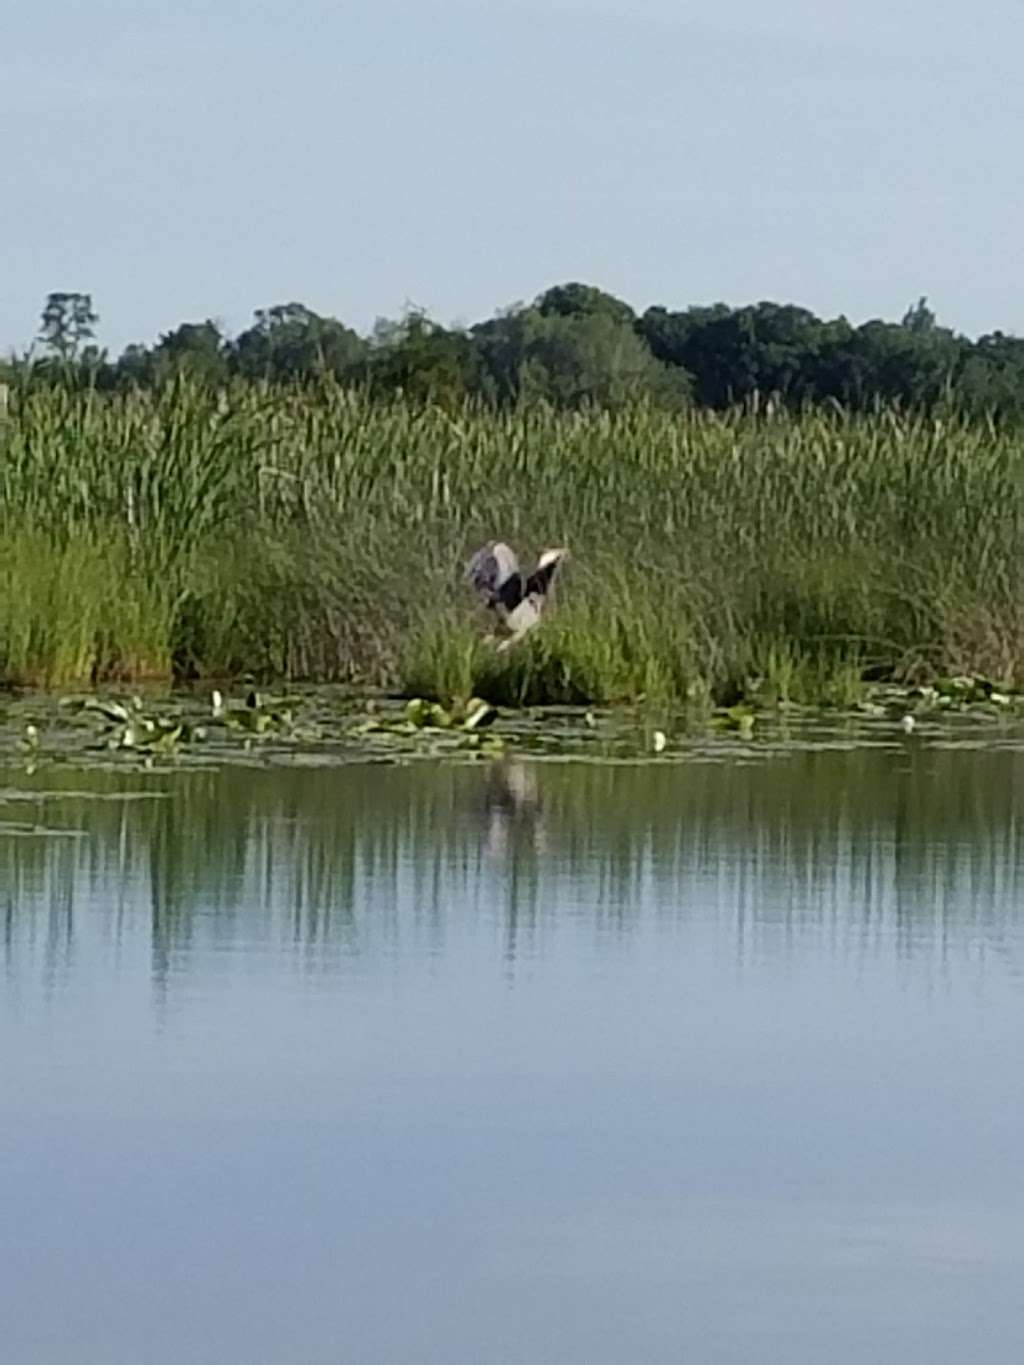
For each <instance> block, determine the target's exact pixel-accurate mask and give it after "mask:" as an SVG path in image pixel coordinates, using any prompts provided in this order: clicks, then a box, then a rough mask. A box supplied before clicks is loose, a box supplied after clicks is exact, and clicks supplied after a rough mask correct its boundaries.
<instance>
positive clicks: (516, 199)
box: [0, 0, 1024, 349]
mask: <svg viewBox="0 0 1024 1365" xmlns="http://www.w3.org/2000/svg"><path fill="white" fill-rule="evenodd" d="M4 9H5V13H4V14H3V16H2V17H0V126H2V127H3V129H4V133H5V136H4V150H3V162H2V170H0V174H2V177H3V179H2V186H3V189H2V195H0V243H2V257H0V261H2V269H0V347H2V348H3V349H7V348H8V347H10V346H11V345H19V346H20V345H22V344H24V343H25V342H27V341H28V339H29V338H30V337H31V335H32V333H33V331H34V330H35V327H36V325H37V319H38V314H39V310H40V307H41V305H42V301H43V298H44V296H45V295H46V293H47V292H48V291H49V290H53V289H81V290H86V291H91V292H92V294H93V296H94V300H95V302H96V305H97V307H98V309H99V312H100V314H101V317H102V326H101V338H100V339H101V340H102V341H103V342H105V343H106V344H108V345H110V346H111V347H112V348H114V349H120V347H121V346H123V345H124V344H125V343H127V342H129V341H135V340H138V341H152V340H153V339H155V337H156V336H157V335H158V333H159V332H161V331H165V330H168V329H169V328H170V327H172V326H174V325H176V324H177V323H178V322H182V321H195V320H201V319H202V318H205V317H207V316H213V317H215V318H217V319H219V320H221V321H223V323H224V324H226V325H227V327H228V328H229V329H230V330H232V331H235V330H239V329H240V328H242V327H244V326H246V325H247V324H248V322H249V320H250V318H251V314H252V311H253V309H255V308H259V307H264V306H268V305H271V304H274V303H281V302H287V301H290V300H293V299H295V300H299V301H301V302H304V303H306V304H308V305H309V306H310V307H312V308H315V309H317V310H318V311H320V312H324V313H332V314H335V315H337V316H339V317H341V318H342V319H344V320H345V321H346V322H348V323H350V324H351V325H353V326H355V327H357V328H359V329H360V330H366V329H368V328H369V327H370V326H371V325H372V323H373V320H374V318H375V317H376V316H377V315H379V314H385V315H389V316H395V315H397V314H399V313H400V312H401V311H402V309H403V307H404V306H405V305H406V304H407V303H414V304H416V305H419V306H422V307H425V308H427V309H428V310H429V311H430V312H431V313H432V314H433V315H434V316H436V317H438V318H439V319H440V320H442V321H445V322H452V321H476V320H478V319H480V318H482V317H486V316H489V315H491V314H492V313H493V312H494V311H495V310H496V309H498V308H499V307H502V306H503V305H506V304H508V303H510V302H512V301H514V300H517V299H529V298H531V297H533V296H534V295H535V294H536V293H538V292H539V291H540V290H541V289H543V288H545V287H546V286H547V285H549V284H553V283H557V282H559V281H564V280H568V279H581V280H585V281H587V282H590V283H594V284H598V285H601V286H602V287H604V288H607V289H610V290H611V291H612V292H614V293H617V294H619V295H621V296H622V297H624V298H626V299H627V300H628V301H629V302H631V303H632V304H633V305H634V306H636V307H638V308H643V307H645V306H646V305H647V304H649V303H652V302H663V303H666V304H668V305H670V306H678V307H682V306H685V305H686V304H689V303H695V302H710V301H713V300H716V299H725V300H726V301H728V302H733V303H739V302H746V301H754V300H757V299H762V298H770V299H776V300H778V301H785V302H800V303H804V304H806V305H807V306H809V307H811V308H814V309H815V310H816V311H818V312H820V313H823V314H827V315H832V314H834V313H838V312H845V313H846V314H847V316H849V317H851V318H852V319H853V320H855V321H859V320H861V319H863V318H866V317H870V316H888V317H895V316H899V315H900V314H901V313H902V311H903V310H904V308H905V307H906V306H907V304H908V303H910V302H911V301H913V300H914V299H916V298H917V296H918V295H920V294H927V295H928V297H929V300H930V301H931V303H932V305H933V306H934V307H935V308H936V310H937V312H938V314H939V317H940V320H942V321H945V322H947V323H949V324H951V325H953V326H956V327H958V328H961V329H963V330H965V331H968V332H972V333H975V332H979V331H986V330H991V329H994V328H996V327H1002V328H1003V329H1004V330H1007V331H1016V332H1024V279H1022V278H1018V277H1017V273H1016V271H1017V263H1018V259H1019V244H1020V242H1021V241H1022V240H1024V195H1022V194H1021V192H1020V182H1021V178H1022V174H1024V173H1022V170H1021V166H1022V165H1024V158H1022V156H1021V151H1022V143H1024V138H1022V132H1024V82H1022V81H1021V80H1020V78H1019V72H1018V68H1019V57H1020V53H1021V52H1022V51H1024V5H1022V4H1021V3H1020V0H979V3H978V4H976V5H974V6H971V5H968V4H965V3H964V0H955V3H954V0H927V2H926V0H887V2H886V0H859V3H858V4H856V5H854V4H852V3H850V4H845V5H841V4H839V3H837V0H818V3H811V0H778V2H777V3H775V4H771V3H766V0H734V2H733V3H731V4H729V3H724V0H719V3H718V4H717V5H714V6H712V5H711V4H709V3H706V0H705V3H688V2H687V0H676V2H675V3H670V0H629V2H628V3H627V0H548V3H544V4H541V3H533V2H528V0H477V2H476V3H470V0H464V2H463V3H459V0H420V3H418V4H415V5H413V4H411V3H388V0H377V2H376V3H350V4H349V3H334V4H330V3H327V0H292V2H291V3H290V4H287V5H286V4H282V3H276V2H275V3H265V4H261V3H259V0H245V2H244V3H243V0H207V3H205V4H200V3H197V0H178V2H177V3H175V4H174V5H166V4H156V3H146V0H135V2H134V3H131V4H129V3H125V2H124V0H90V3H88V4H86V3H81V0H47V3H46V4H34V5H29V4H22V5H18V6H14V5H13V4H9V5H7V6H5V7H4Z"/></svg>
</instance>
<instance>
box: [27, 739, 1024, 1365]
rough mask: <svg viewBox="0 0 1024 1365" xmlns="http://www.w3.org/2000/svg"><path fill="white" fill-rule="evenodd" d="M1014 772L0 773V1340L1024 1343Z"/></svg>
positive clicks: (862, 761) (899, 766)
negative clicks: (0, 1215)
mask: <svg viewBox="0 0 1024 1365" xmlns="http://www.w3.org/2000/svg"><path fill="white" fill-rule="evenodd" d="M1022 777H1024V755H1021V754H1020V753H1017V752H1015V751H1013V749H1012V748H1004V749H1002V750H998V749H995V750H986V749H983V748H982V749H971V748H968V749H958V748H955V747H946V748H942V747H936V746H935V745H933V744H930V743H929V742H927V741H919V740H917V739H916V738H915V740H913V741H908V742H894V743H891V744H888V745H883V746H880V747H877V748H873V749H872V748H868V749H853V750H852V751H845V752H844V751H841V750H835V749H824V750H819V749H816V748H814V747H813V746H811V747H810V748H809V749H808V750H806V751H795V752H778V753H775V754H771V755H768V756H765V757H763V758H761V759H754V760H751V761H742V762H732V761H730V762H711V761H708V762H691V763H682V764H680V763H673V764H667V765H663V766H662V765H643V764H637V765H630V764H626V763H623V764H619V765H616V766H612V767H602V766H599V765H584V764H557V763H530V762H523V761H520V760H517V759H515V758H511V759H509V760H506V761H498V762H477V763H475V764H467V765H464V766H438V765H434V764H421V765H411V766H406V767H397V766H396V767H386V766H380V765H360V764H353V765H349V766H345V767H337V768H335V767H326V768H317V767H302V768H292V767H288V766H277V767H260V766H253V767H249V768H245V769H240V768H233V767H226V768H223V769H221V770H211V771H206V770H193V771H179V772H159V771H156V772H128V771H99V772H87V771H75V770H74V769H72V768H67V769H64V768H60V767H54V768H51V769H48V770H46V771H43V772H39V773H36V774H34V775H27V774H26V773H25V772H24V771H14V770H12V771H10V772H8V773H6V774H3V775H2V776H0V785H2V786H3V788H4V790H3V792H2V796H3V803H2V805H0V869H2V881H0V888H2V890H0V898H2V899H0V913H2V917H3V926H2V927H3V945H2V971H3V976H2V985H0V992H2V993H0V1055H2V1092H0V1093H2V1098H0V1105H2V1109H0V1118H2V1123H0V1208H2V1209H3V1218H2V1220H0V1261H2V1275H0V1321H2V1324H3V1327H2V1331H3V1339H4V1348H3V1359H4V1360H9V1361H11V1362H12V1365H22V1362H31V1365H37V1362H38V1363H39V1365H49V1362H60V1363H61V1365H63V1363H64V1362H76V1365H77V1363H78V1362H89V1363H90V1365H91V1363H92V1362H96V1365H101V1363H102V1365H121V1363H122V1362H124V1365H129V1362H130V1363H131V1365H135V1363H136V1362H138V1361H141V1360H145V1361H146V1362H149V1363H150V1365H163V1362H168V1365H170V1363H171V1362H173V1363H174V1365H180V1362H184V1361H188V1362H190V1365H200V1363H205V1362H218V1363H220V1362H224V1361H239V1362H243V1361H244V1362H247V1363H251V1365H262V1362H275V1363H276V1362H293V1361H294V1362H304V1363H306V1362H308V1363H310V1365H313V1363H315V1365H319V1363H320V1362H364V1361H365V1362H383V1361H388V1362H390V1361H410V1362H421V1361H422V1362H435V1361H436V1362H439V1363H440V1362H444V1363H445V1365H454V1363H456V1362H481V1361H496V1362H497V1361H500V1362H520V1361H521V1362H531V1363H534V1362H544V1361H551V1362H556V1361H557V1362H560V1365H561V1363H563V1362H587V1363H588V1365H593V1363H595V1362H597V1363H599V1365H600V1363H601V1362H622V1361H633V1360H643V1361H653V1362H661V1361H664V1362H678V1361H682V1360H685V1361H687V1362H691V1361H692V1362H715V1365H718V1363H719V1362H722V1363H723V1365H725V1363H727V1362H728V1363H731V1362H737V1365H739V1362H743V1365H747V1362H752V1361H786V1362H787V1363H789V1365H792V1363H794V1362H808V1365H810V1362H815V1365H817V1362H820V1361H821V1360H825V1359H827V1360H830V1361H833V1362H863V1361H864V1360H868V1359H876V1360H881V1361H890V1360H891V1361H900V1362H916V1361H920V1362H929V1365H936V1363H937V1362H938V1363H941V1362H946V1361H949V1362H963V1361H965V1360H993V1361H995V1360H999V1361H1002V1360H1011V1359H1017V1358H1019V1356H1020V1353H1021V1350H1022V1348H1024V1311H1022V1309H1021V1305H1020V1301H1021V1293H1020V1285H1021V1283H1022V1281H1024V1246H1022V1238H1021V1235H1020V1229H1021V1227H1022V1226H1024V1175H1022V1164H1021V1160H1020V1135H1021V1129H1022V1119H1024V1083H1022V1079H1021V1077H1022V1072H1021V1067H1020V1060H1019V1055H1020V1047H1021V1043H1022V1041H1024V1029H1022V1018H1024V1016H1022V1004H1024V934H1022V927H1024V925H1022V908H1021V907H1022V898H1021V893H1022V891H1024V885H1022V877H1021V873H1020V871H1019V869H1020V868H1021V865H1022V863H1021V855H1022V852H1024V848H1022V840H1024V832H1022V831H1024V824H1022V819H1021V817H1022V809H1021V795H1020V793H1021V790H1022V788H1021V779H1022Z"/></svg>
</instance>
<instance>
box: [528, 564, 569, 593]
mask: <svg viewBox="0 0 1024 1365" xmlns="http://www.w3.org/2000/svg"><path fill="white" fill-rule="evenodd" d="M561 562H562V557H561V555H559V557H558V558H557V559H552V560H550V561H549V562H548V563H547V564H545V565H544V566H543V567H541V566H540V565H539V564H538V566H537V568H536V569H534V571H533V573H532V574H530V576H529V578H528V579H527V580H526V591H527V593H531V592H536V593H539V594H540V595H541V597H544V596H546V594H547V591H548V588H550V587H551V581H552V579H553V578H554V576H555V574H556V573H557V572H558V566H559V564H561Z"/></svg>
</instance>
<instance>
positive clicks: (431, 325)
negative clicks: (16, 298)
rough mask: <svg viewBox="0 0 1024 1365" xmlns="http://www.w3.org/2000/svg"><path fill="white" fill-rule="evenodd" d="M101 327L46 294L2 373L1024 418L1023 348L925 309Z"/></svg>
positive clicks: (579, 293)
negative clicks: (130, 337)
mask: <svg viewBox="0 0 1024 1365" xmlns="http://www.w3.org/2000/svg"><path fill="white" fill-rule="evenodd" d="M98 324H99V316H98V314H97V312H96V310H95V308H94V305H93V300H92V297H91V295H89V294H80V293H53V294H50V295H49V297H48V298H47V300H46V304H45V307H44V309H43V312H42V317H41V324H40V329H39V333H38V337H37V339H36V342H35V343H34V345H33V346H32V348H31V349H30V350H29V351H28V352H27V353H26V354H25V355H24V356H11V357H10V358H9V360H7V361H6V362H3V361H0V379H6V380H8V381H10V380H13V379H15V378H17V379H20V380H22V381H25V380H28V381H38V382H41V383H54V382H60V383H67V382H76V383H78V382H83V383H87V384H89V385H91V386H94V387H95V388H97V389H101V390H108V391H110V390H123V389H129V388H139V387H142V388H149V387H158V386H161V385H163V384H165V383H167V382H168V381H170V380H173V379H174V378H175V377H176V376H178V375H180V374H183V373H184V374H188V375H190V376H192V377H194V378H196V379H199V380H201V381H203V382H206V383H209V384H213V385H224V384H227V383H229V382H231V381H232V380H233V379H242V380H249V381H268V382H271V383H274V384H302V383H305V382H308V381H310V380H314V379H317V378H322V377H323V376H324V375H328V376H330V377H332V378H333V379H335V380H336V381H338V382H340V383H341V384H343V385H346V386H357V387H360V388H362V389H365V390H368V391H369V392H370V393H372V394H374V395H379V396H381V397H386V396H389V395H395V394H398V393H401V394H404V395H405V396H406V397H408V398H410V399H412V400H413V401H419V402H425V403H438V404H441V405H443V406H449V405H451V406H457V405H459V404H461V403H463V402H464V401H466V400H467V399H469V400H476V401H477V402H480V403H483V404H487V405H492V406H499V407H500V406H508V405H516V404H523V403H526V404H530V403H538V402H539V403H546V404H549V405H551V406H553V407H555V408H563V409H564V408H582V407H598V408H607V409H613V408H620V407H624V406H626V405H629V404H633V403H636V402H638V401H640V402H647V403H649V404H652V405H655V406H657V407H659V408H667V409H673V408H680V409H681V408H685V407H688V406H698V407H704V408H711V409H724V408H728V407H731V406H734V405H736V404H751V403H756V404H761V403H763V404H766V405H767V404H773V405H784V406H786V407H789V408H795V409H800V408H805V407H808V406H813V405H819V404H829V405H835V404H839V405H841V406H842V407H843V408H844V409H847V410H864V409H872V408H877V407H879V406H897V407H900V408H903V409H912V410H915V411H936V410H949V411H955V412H958V413H965V414H975V415H984V416H992V417H1008V418H1019V417H1021V416H1024V339H1020V338H1017V337H1013V336H1008V335H1005V334H1004V333H1002V332H992V333H990V334H989V335H986V336H983V337H980V338H979V339H978V340H976V341H974V340H971V339H970V338H968V337H965V336H961V335H958V334H957V333H956V332H954V331H952V330H950V329H949V328H947V327H942V326H940V325H939V323H938V322H937V320H936V317H935V314H934V313H933V312H932V310H931V309H930V308H929V307H928V304H927V301H926V300H925V299H923V298H922V299H920V300H919V301H918V302H917V303H916V304H914V305H913V306H912V307H911V308H909V309H908V311H907V312H906V314H905V315H904V316H903V318H902V319H901V320H900V321H899V322H885V321H877V320H876V321H871V322H865V323H863V324H861V325H860V326H856V327H855V326H853V325H852V324H851V323H849V322H848V321H847V320H846V319H845V318H844V317H839V318H833V319H829V320H824V319H821V318H818V317H816V316H815V315H814V314H813V313H812V312H810V311H809V310H808V309H806V308H800V307H797V306H795V305H793V304H778V303H766V302H762V303H756V304H751V305H747V306H744V307H739V308H733V307H729V306H728V305H726V304H721V303H719V304H713V305H711V306H700V307H690V308H685V309H682V310H675V311H674V310H672V309H668V308H664V307H660V306H656V307H651V308H648V309H647V310H646V312H644V313H642V314H637V313H635V312H634V311H633V309H632V308H631V307H630V306H629V304H627V303H625V302H623V301H622V300H621V299H618V298H615V297H614V296H613V295H611V294H607V293H605V292H604V291H603V290H601V289H597V288H595V287H593V286H591V285H586V284H579V283H570V284H561V285H556V286H554V287H553V288H551V289H548V290H546V291H545V292H544V293H543V294H541V295H540V296H539V297H538V298H537V299H535V300H534V301H533V303H531V304H517V305H515V306H513V307H511V308H508V309H507V310H505V311H504V312H502V313H500V314H498V315H497V316H495V317H493V318H490V319H489V320H487V321H486V322H480V323H477V324H476V325H475V326H471V327H466V328H447V327H444V326H442V325H440V324H439V323H437V322H434V321H433V320H431V319H430V318H429V317H427V316H426V315H425V314H424V313H422V312H418V311H410V312H408V313H407V314H406V316H405V317H403V318H401V319H400V320H397V321H387V320H384V319H382V320H380V321H378V323H377V324H376V326H375V327H374V329H373V331H372V333H371V335H369V336H360V335H359V334H358V333H357V332H355V331H353V330H352V328H350V327H347V326H345V324H344V323H343V322H340V321H339V320H338V319H336V318H332V317H324V316H321V315H320V314H318V313H315V312H313V311H312V309H310V308H307V307H306V306H305V305H304V304H301V303H286V304H280V305H277V306H276V307H273V308H264V309H260V310H258V311H257V312H256V313H255V315H254V321H253V325H252V326H251V327H248V328H247V329H246V330H244V331H242V332H240V333H239V334H238V335H237V336H235V337H230V336H227V335H225V334H224V332H222V331H221V329H220V328H219V327H218V325H217V324H216V323H215V322H213V321H211V320H209V319H207V320H206V321H204V322H185V323H182V324H180V325H179V326H177V327H175V328H174V329H173V330H172V331H170V332H167V333H165V334H164V335H163V336H161V337H160V339H159V340H158V341H157V342H156V343H155V344H154V345H152V346H143V345H133V346H129V347H127V348H126V349H125V351H124V352H123V354H122V355H121V356H120V357H118V358H117V359H114V358H112V357H111V356H110V355H109V354H108V353H107V352H106V351H105V350H103V349H102V348H100V347H99V346H98V345H97V344H96V334H97V327H98Z"/></svg>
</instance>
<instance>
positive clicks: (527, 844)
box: [483, 758, 545, 858]
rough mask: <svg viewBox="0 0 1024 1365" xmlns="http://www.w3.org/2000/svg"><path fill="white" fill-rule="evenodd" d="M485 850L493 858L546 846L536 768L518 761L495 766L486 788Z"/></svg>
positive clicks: (501, 762)
mask: <svg viewBox="0 0 1024 1365" xmlns="http://www.w3.org/2000/svg"><path fill="white" fill-rule="evenodd" d="M483 810H484V816H485V819H486V835H485V841H484V842H485V847H486V849H487V852H488V854H489V855H490V856H491V857H493V858H498V857H504V856H507V855H509V854H512V855H513V856H514V855H515V854H516V853H518V852H520V851H522V850H524V849H530V850H532V851H533V852H536V853H539V852H541V851H542V850H543V849H544V847H545V837H544V818H543V817H544V812H543V806H542V803H541V800H540V795H539V792H538V784H537V771H536V767H535V765H533V764H530V763H524V762H522V760H517V759H508V758H505V759H500V760H499V761H497V762H495V763H493V764H492V765H491V767H490V769H489V771H488V774H487V781H486V783H485V786H484V800H483Z"/></svg>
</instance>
